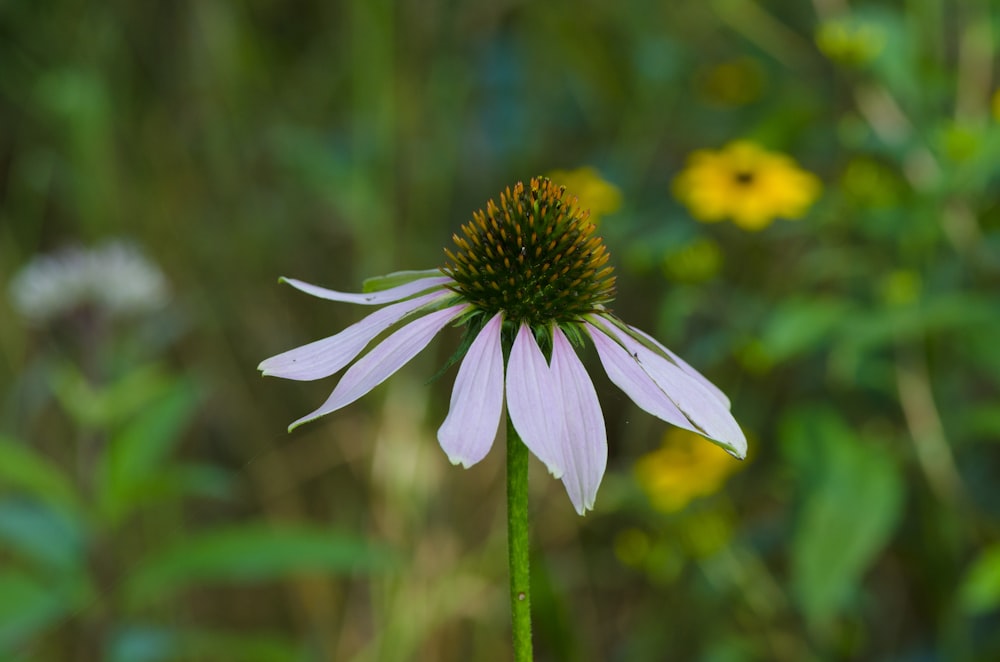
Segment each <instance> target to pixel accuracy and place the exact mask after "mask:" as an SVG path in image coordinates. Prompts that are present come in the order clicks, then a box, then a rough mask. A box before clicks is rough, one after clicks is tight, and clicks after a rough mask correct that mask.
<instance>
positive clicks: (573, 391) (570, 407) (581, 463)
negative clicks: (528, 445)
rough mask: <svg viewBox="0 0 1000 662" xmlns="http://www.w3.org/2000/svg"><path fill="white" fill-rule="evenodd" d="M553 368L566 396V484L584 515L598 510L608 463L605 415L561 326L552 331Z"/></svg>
mask: <svg viewBox="0 0 1000 662" xmlns="http://www.w3.org/2000/svg"><path fill="white" fill-rule="evenodd" d="M551 367H552V373H553V375H554V376H555V378H556V381H557V382H558V388H559V391H560V392H561V393H562V398H563V410H562V412H561V413H562V415H563V416H564V417H565V419H564V421H565V422H564V426H563V436H562V439H561V444H562V452H563V456H564V457H565V458H566V473H565V474H564V475H563V477H562V481H563V484H564V485H565V486H566V492H567V493H569V498H570V501H572V502H573V506H574V507H575V508H576V512H578V513H580V514H581V515H583V514H584V513H585V512H586V511H588V510H590V509H592V508H593V507H594V500H595V499H596V498H597V488H598V487H600V485H601V479H602V478H603V477H604V470H605V468H606V467H607V464H608V437H607V432H606V431H605V427H604V414H603V413H601V403H600V402H599V401H598V399H597V392H596V391H595V390H594V384H593V382H592V381H591V380H590V375H588V374H587V370H586V368H584V367H583V363H581V362H580V359H579V357H577V355H576V352H575V351H573V347H572V346H571V345H570V343H569V340H567V339H566V336H565V335H564V334H563V332H562V331H561V330H560V329H559V328H558V327H556V328H554V329H553V331H552V366H551ZM552 413H553V415H555V414H557V413H558V412H552Z"/></svg>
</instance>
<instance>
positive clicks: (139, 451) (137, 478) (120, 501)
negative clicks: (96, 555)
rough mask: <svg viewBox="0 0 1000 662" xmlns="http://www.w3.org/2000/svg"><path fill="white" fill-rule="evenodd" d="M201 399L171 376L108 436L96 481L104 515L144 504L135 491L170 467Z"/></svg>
mask: <svg viewBox="0 0 1000 662" xmlns="http://www.w3.org/2000/svg"><path fill="white" fill-rule="evenodd" d="M199 399H200V393H199V391H198V389H197V388H195V387H194V385H193V384H191V383H190V382H188V381H187V380H175V381H174V382H173V383H172V384H171V385H170V387H169V389H168V390H166V391H165V392H164V394H163V395H162V396H161V397H160V398H159V399H157V400H156V401H155V402H153V403H151V404H150V405H149V406H147V407H146V408H145V410H144V411H142V412H140V413H139V415H138V416H136V417H135V418H134V419H133V420H132V421H130V422H129V423H128V424H127V425H126V426H125V427H124V428H122V430H121V431H120V432H119V433H117V434H115V435H114V436H113V437H112V438H111V440H110V441H109V443H108V449H107V452H106V453H105V455H104V457H103V463H102V466H101V469H100V475H101V480H100V481H99V484H100V486H101V494H100V503H101V510H102V512H103V513H104V515H105V516H106V517H107V518H108V519H110V520H111V521H119V520H120V519H122V518H123V517H125V516H127V515H128V514H129V513H131V512H134V511H135V509H137V508H139V507H141V506H142V505H143V503H142V502H141V500H139V499H137V498H136V496H137V494H138V493H142V492H144V491H147V486H148V485H149V484H150V482H151V481H153V482H155V481H156V480H158V479H159V477H161V476H163V475H164V472H165V471H167V470H168V469H169V468H171V465H170V455H171V454H172V453H173V451H174V449H175V448H176V446H177V443H178V442H179V441H180V439H181V433H182V432H183V430H184V428H185V427H186V426H187V424H188V423H189V422H190V420H191V417H192V416H193V414H194V412H195V410H196V408H197V405H198V401H199ZM147 493H148V491H147Z"/></svg>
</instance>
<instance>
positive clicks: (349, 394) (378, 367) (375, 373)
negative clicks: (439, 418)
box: [288, 303, 469, 430]
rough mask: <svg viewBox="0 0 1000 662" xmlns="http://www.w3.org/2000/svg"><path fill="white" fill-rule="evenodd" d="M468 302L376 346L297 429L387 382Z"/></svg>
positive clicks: (433, 315)
mask: <svg viewBox="0 0 1000 662" xmlns="http://www.w3.org/2000/svg"><path fill="white" fill-rule="evenodd" d="M468 307H469V305H468V304H464V303H463V304H459V305H457V306H451V307H450V308H445V309H444V310H439V311H436V312H433V313H430V314H428V315H424V316H423V317H420V318H418V319H415V320H413V321H412V322H410V323H409V324H407V325H406V326H404V327H402V328H401V329H398V330H397V331H396V332H395V333H393V334H392V335H391V336H389V337H388V338H386V339H385V340H383V341H382V342H380V343H379V344H378V345H376V346H375V347H373V348H372V350H371V351H370V352H368V353H367V354H365V355H364V356H362V357H361V358H360V359H359V360H358V362H357V363H355V364H354V365H352V366H351V367H350V369H348V371H347V372H345V373H344V376H343V377H341V378H340V383H339V384H337V388H335V389H333V393H331V394H330V397H329V398H327V401H326V402H324V403H323V405H322V406H321V407H320V408H319V409H317V410H316V411H314V412H312V413H311V414H308V415H306V416H303V417H302V418H300V419H299V420H297V421H295V422H294V423H292V424H291V425H290V426H289V427H288V429H289V430H293V429H295V428H296V427H298V426H299V425H302V424H303V423H306V422H308V421H311V420H314V419H316V418H319V417H320V416H325V415H326V414H329V413H330V412H334V411H336V410H338V409H340V408H341V407H345V406H347V405H349V404H351V403H352V402H354V401H355V400H357V399H358V398H360V397H361V396H363V395H364V394H365V393H367V392H368V391H370V390H372V389H373V388H375V387H376V386H378V385H379V384H381V383H382V382H384V381H385V380H386V379H388V377H389V376H390V375H392V373H394V372H396V371H397V370H399V369H400V368H402V367H403V366H404V365H406V363H407V362H409V360H410V359H412V358H413V357H414V356H416V355H417V354H418V353H419V352H420V350H422V349H423V348H424V347H426V346H427V345H428V343H430V341H431V340H432V339H433V338H434V336H435V335H437V333H438V332H439V331H440V330H441V329H442V328H444V326H445V325H446V324H448V322H450V321H452V320H453V319H455V318H456V317H458V316H459V315H461V314H462V313H463V312H464V311H465V310H466V309H468Z"/></svg>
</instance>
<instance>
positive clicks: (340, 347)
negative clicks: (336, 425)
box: [257, 290, 449, 381]
mask: <svg viewBox="0 0 1000 662" xmlns="http://www.w3.org/2000/svg"><path fill="white" fill-rule="evenodd" d="M448 294H449V292H447V291H446V290H438V291H436V292H431V293H430V294H425V295H424V296H421V297H417V298H416V299H408V300H406V301H401V302H399V303H394V304H392V305H391V306H386V307H385V308H383V309H381V310H378V311H376V312H374V313H372V314H371V315H369V316H367V317H365V318H364V319H363V320H361V321H360V322H357V323H356V324H352V325H351V326H349V327H347V328H346V329H344V330H343V331H341V332H340V333H338V334H335V335H332V336H330V337H329V338H323V339H322V340H317V341H315V342H311V343H309V344H308V345H302V346H301V347H296V348H295V349H290V350H288V351H287V352H283V353H281V354H278V355H277V356H272V357H271V358H269V359H264V360H263V361H261V363H260V365H259V366H257V369H258V370H260V371H261V372H263V373H264V376H265V377H283V378H284V379H297V380H301V381H309V380H313V379H322V378H324V377H329V376H330V375H332V374H333V373H335V372H337V371H338V370H340V369H341V368H343V367H344V366H345V365H347V364H348V363H350V362H351V361H353V360H354V357H356V356H357V355H358V354H360V353H361V350H363V349H364V348H365V347H367V346H368V343H370V342H371V341H372V340H373V339H374V338H375V336H377V335H378V334H380V333H382V332H383V331H385V330H386V329H388V328H389V327H390V326H392V325H393V324H395V323H396V322H398V321H399V320H401V319H403V318H404V317H406V316H407V315H409V314H410V313H412V312H413V311H415V310H417V309H419V308H420V307H422V306H425V305H427V304H429V303H432V302H433V301H435V300H437V299H440V298H442V297H445V296H448Z"/></svg>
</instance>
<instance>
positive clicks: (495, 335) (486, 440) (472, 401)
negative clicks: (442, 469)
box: [438, 313, 503, 468]
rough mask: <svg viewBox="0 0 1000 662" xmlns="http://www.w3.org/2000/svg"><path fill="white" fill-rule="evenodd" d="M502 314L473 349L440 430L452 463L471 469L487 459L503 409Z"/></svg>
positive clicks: (460, 370) (475, 341)
mask: <svg viewBox="0 0 1000 662" xmlns="http://www.w3.org/2000/svg"><path fill="white" fill-rule="evenodd" d="M502 324H503V320H502V319H501V315H500V313H497V314H496V315H494V316H493V319H491V320H490V321H489V322H487V323H486V326H484V327H483V329H482V331H480V332H479V335H477V336H476V339H475V340H474V341H473V342H472V345H470V346H469V351H468V352H467V353H466V355H465V358H464V359H462V365H461V366H460V367H459V369H458V376H457V377H456V378H455V386H454V388H453V389H452V391H451V408H450V409H449V410H448V416H447V417H446V418H445V419H444V423H442V424H441V427H440V428H439V429H438V442H440V444H441V448H443V449H444V452H445V453H446V454H447V455H448V459H449V460H450V461H451V463H452V464H461V465H462V466H463V467H466V468H468V467H471V466H472V465H473V464H475V463H477V462H479V461H480V460H481V459H483V458H484V457H486V454H487V453H488V452H489V450H490V447H491V446H493V440H494V439H495V438H496V436H497V428H498V427H499V425H500V414H501V412H502V410H503V349H502V348H501V346H500V329H501V327H502Z"/></svg>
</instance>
